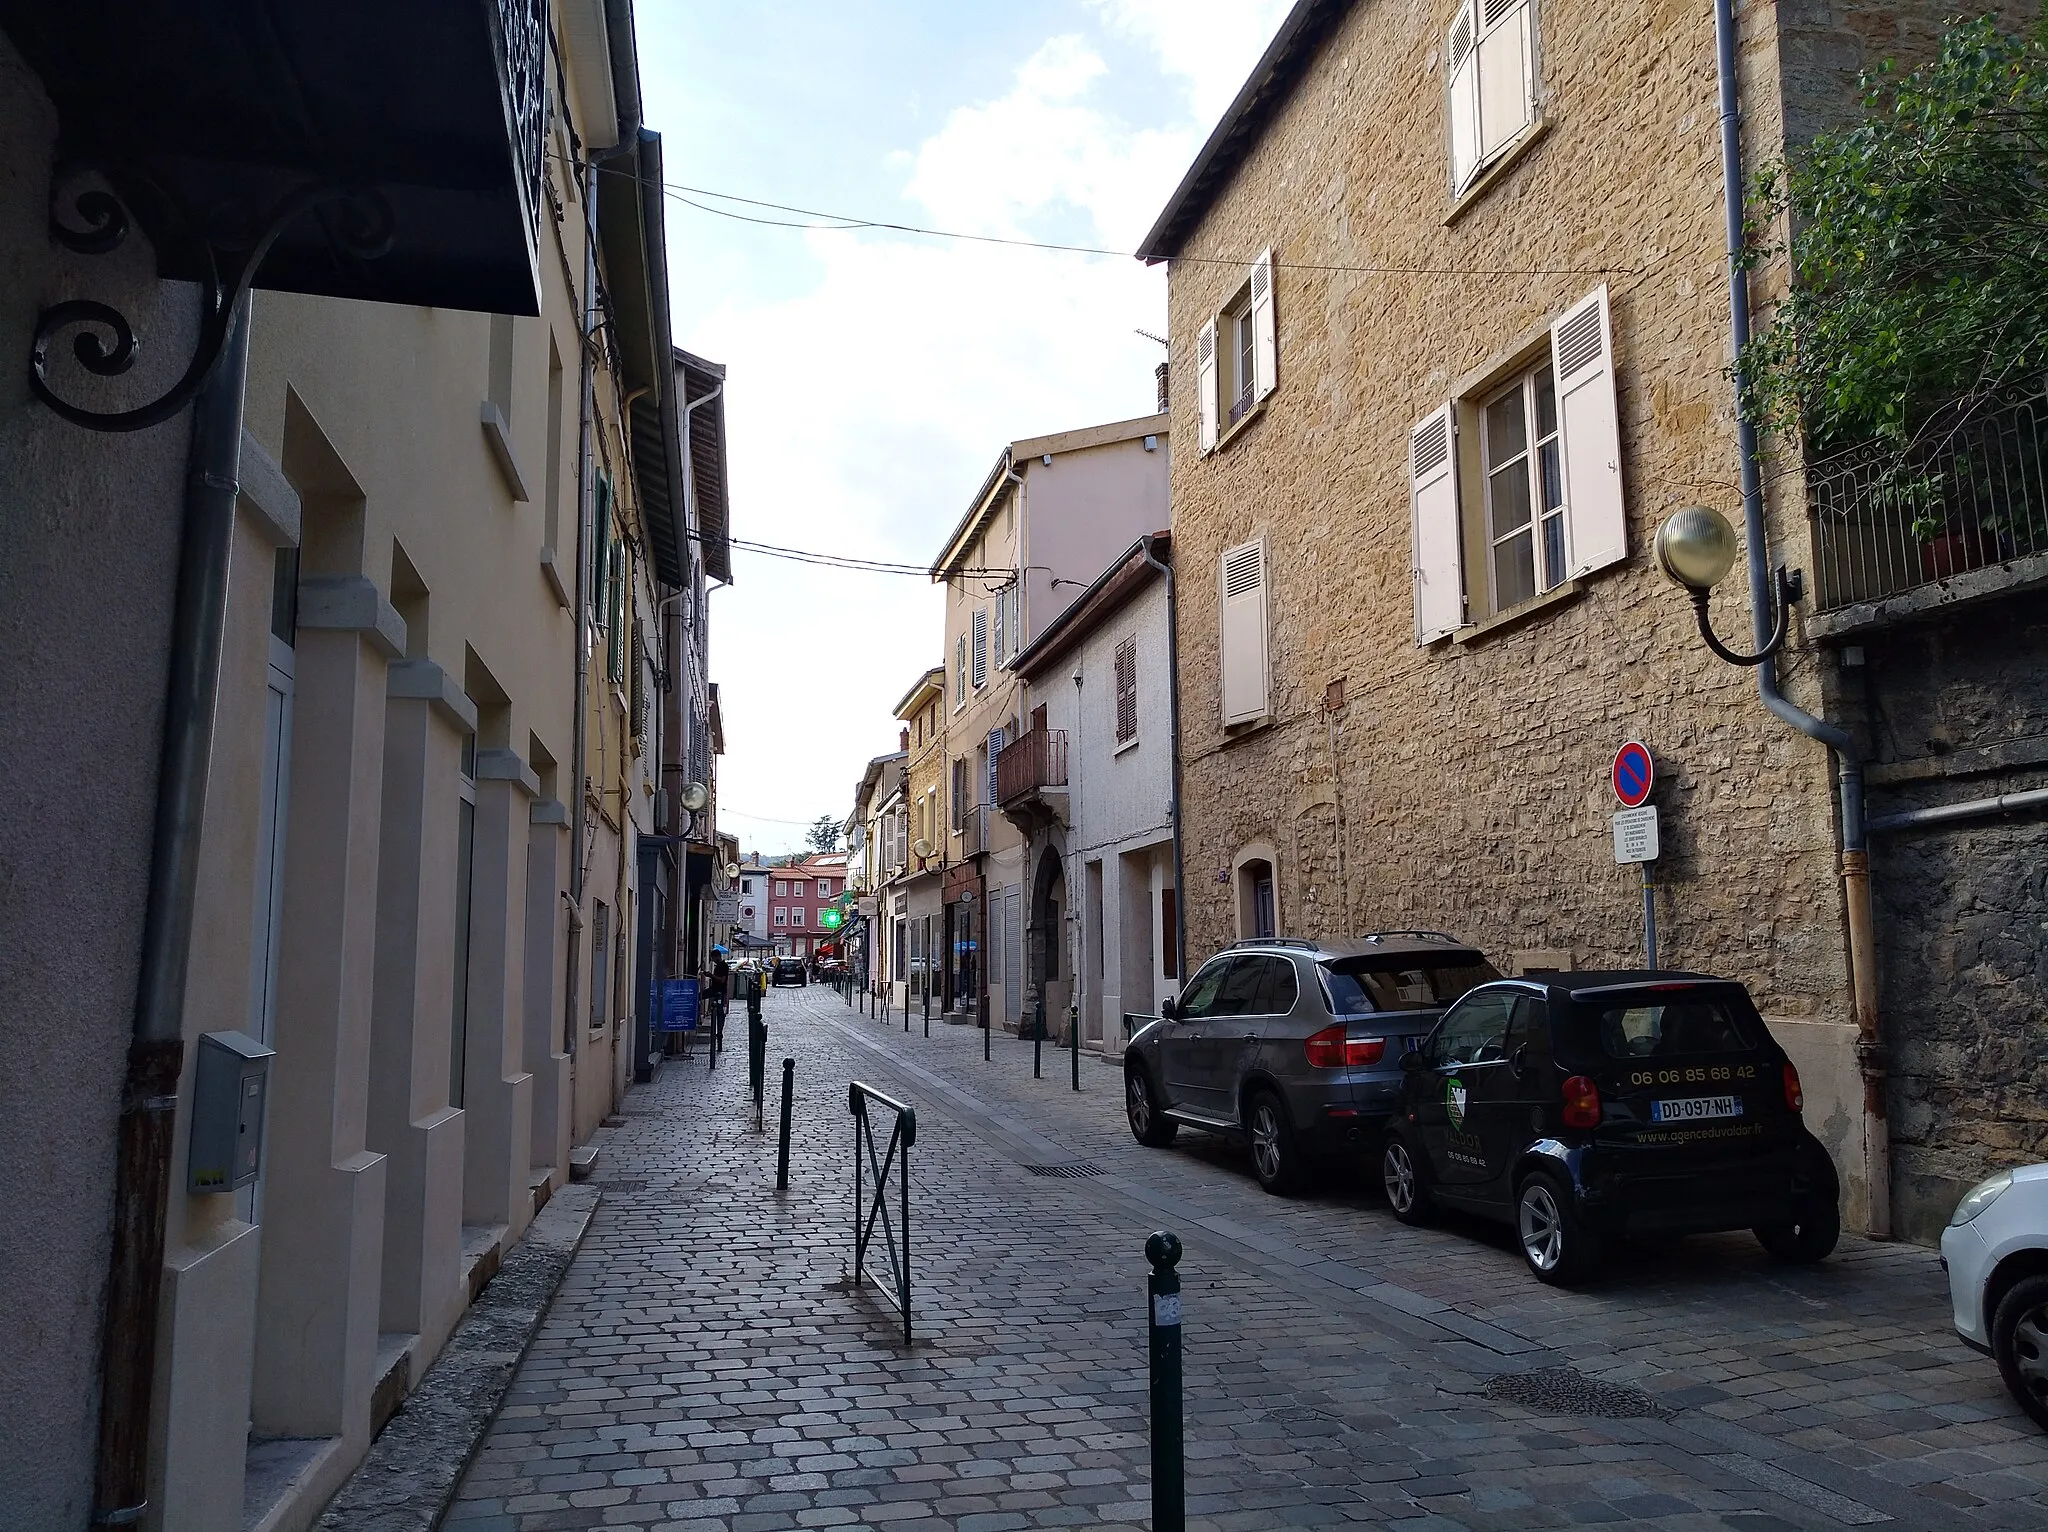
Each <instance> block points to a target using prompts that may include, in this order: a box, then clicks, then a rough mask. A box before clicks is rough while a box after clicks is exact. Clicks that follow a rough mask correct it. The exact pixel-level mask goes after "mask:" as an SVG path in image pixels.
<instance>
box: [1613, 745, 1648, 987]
mask: <svg viewBox="0 0 2048 1532" xmlns="http://www.w3.org/2000/svg"><path fill="white" fill-rule="evenodd" d="M1608 780H1609V781H1610V782H1611V783H1612V784H1613V787H1614V796H1615V797H1616V798H1617V799H1619V800H1620V802H1621V811H1620V812H1619V813H1617V814H1616V815H1615V816H1614V862H1615V865H1616V866H1617V867H1625V866H1627V865H1628V864H1629V863H1631V862H1633V863H1634V864H1635V865H1636V866H1638V867H1640V868H1641V869H1642V875H1643V958H1644V966H1645V967H1648V968H1655V967H1656V966H1657V885H1656V883H1655V881H1654V880H1653V879H1652V876H1651V873H1650V867H1651V864H1652V863H1654V862H1655V861H1656V860H1657V852H1658V850H1659V847H1658V841H1657V806H1656V805H1655V804H1653V803H1651V802H1650V801H1649V798H1650V788H1651V787H1652V785H1654V784H1655V782H1656V780H1657V766H1656V763H1655V762H1654V761H1653V760H1651V758H1650V750H1649V747H1648V746H1647V745H1644V744H1642V743H1641V742H1640V741H1637V740H1630V741H1629V742H1628V743H1627V744H1625V745H1623V746H1622V747H1621V748H1620V749H1619V750H1617V751H1615V752H1614V765H1613V767H1612V768H1611V769H1610V771H1609V773H1608Z"/></svg>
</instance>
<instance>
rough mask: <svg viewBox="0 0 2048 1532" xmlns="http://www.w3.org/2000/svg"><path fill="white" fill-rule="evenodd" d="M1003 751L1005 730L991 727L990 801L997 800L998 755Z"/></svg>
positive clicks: (989, 739)
mask: <svg viewBox="0 0 2048 1532" xmlns="http://www.w3.org/2000/svg"><path fill="white" fill-rule="evenodd" d="M1002 753H1003V731H1002V730H1001V729H991V730H989V735H988V801H989V802H990V803H994V802H995V801H996V757H997V756H999V755H1001V754H1002Z"/></svg>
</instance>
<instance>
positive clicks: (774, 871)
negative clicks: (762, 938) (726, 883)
mask: <svg viewBox="0 0 2048 1532" xmlns="http://www.w3.org/2000/svg"><path fill="white" fill-rule="evenodd" d="M762 871H763V873H764V874H765V876H766V878H767V882H768V939H769V940H770V941H772V942H773V943H775V955H776V956H777V957H799V958H804V959H806V960H808V959H810V958H811V957H813V956H815V955H817V951H818V947H819V945H820V944H821V943H824V942H829V941H833V940H835V939H836V938H837V937H838V934H839V933H838V932H837V931H835V930H833V929H831V928H830V927H828V926H826V925H824V924H823V923H822V922H821V920H820V912H821V911H822V910H823V909H824V908H825V907H826V906H827V905H829V904H831V903H832V902H833V901H834V900H835V899H837V898H838V897H839V896H840V895H841V894H843V893H845V892H846V853H845V852H843V851H825V852H812V853H811V854H810V855H808V856H805V857H801V858H799V859H797V860H795V861H793V862H791V863H790V864H789V865H788V866H786V867H768V868H764V869H762Z"/></svg>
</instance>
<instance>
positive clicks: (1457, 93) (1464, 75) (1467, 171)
mask: <svg viewBox="0 0 2048 1532" xmlns="http://www.w3.org/2000/svg"><path fill="white" fill-rule="evenodd" d="M1473 4H1474V0H1466V3H1465V4H1463V5H1461V6H1459V7H1458V13H1457V15H1455V16H1453V17H1452V18H1451V30H1450V33H1449V35H1448V36H1447V37H1446V38H1445V40H1444V70H1445V78H1446V79H1447V80H1448V82H1449V84H1448V86H1447V89H1448V91H1449V107H1450V119H1451V190H1452V191H1453V192H1461V191H1463V190H1464V189H1465V187H1466V186H1467V185H1468V184H1469V183H1470V182H1471V180H1472V177H1473V175H1474V174H1475V173H1476V172H1477V171H1478V169H1479V36H1478V17H1477V15H1476V13H1475V12H1474V9H1473Z"/></svg>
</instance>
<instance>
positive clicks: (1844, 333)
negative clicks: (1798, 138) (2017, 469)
mask: <svg viewBox="0 0 2048 1532" xmlns="http://www.w3.org/2000/svg"><path fill="white" fill-rule="evenodd" d="M1863 88H1864V106H1865V108H1866V115H1865V117H1864V118H1863V119H1862V120H1861V121H1859V122H1857V123H1855V124H1854V125H1853V126H1850V127H1846V128H1843V129H1840V130H1837V131H1834V132H1830V133H1825V134H1822V135H1820V136H1818V137H1817V138H1815V139H1814V141H1813V142H1812V143H1811V144H1810V145H1808V146H1807V147H1806V149H1805V150H1804V151H1802V152H1801V153H1799V154H1798V155H1796V156H1795V157H1794V158H1792V159H1791V160H1790V161H1789V162H1787V163H1785V164H1782V165H1778V166H1774V167H1772V168H1770V169H1768V170H1766V171H1765V172H1764V173H1762V174H1761V175H1760V176H1759V177H1758V178H1757V180H1756V183H1755V185H1754V187H1753V196H1752V200H1751V221H1750V234H1751V241H1750V248H1749V257H1750V260H1751V262H1752V265H1758V264H1762V263H1763V262H1765V261H1768V260H1770V259H1773V258H1775V257H1777V256H1779V255H1784V256H1787V257H1788V258H1789V262H1790V268H1791V278H1792V285H1791V291H1790V292H1789V294H1788V295H1787V296H1786V297H1785V298H1784V299H1783V300H1782V301H1780V302H1779V303H1778V305H1777V307H1776V310H1775V312H1774V314H1773V316H1772V319H1771V323H1770V324H1769V326H1768V327H1767V328H1765V329H1763V330H1762V331H1761V332H1759V333H1758V334H1757V335H1756V336H1755V338H1754V339H1753V340H1752V341H1751V342H1750V344H1749V346H1748V347H1747V348H1746V349H1745V351H1744V352H1743V355H1742V356H1741V358H1740V359H1739V363H1738V372H1739V379H1740V382H1741V385H1742V390H1743V398H1744V406H1745V408H1746V409H1747V410H1748V411H1749V412H1750V418H1751V419H1752V420H1754V421H1755V422H1756V423H1757V424H1758V425H1759V426H1760V427H1763V428H1765V429H1770V430H1775V431H1778V432H1781V433H1798V434H1801V435H1803V437H1804V439H1805V441H1806V443H1807V444H1808V446H1809V447H1810V448H1811V449H1813V450H1814V451H1816V452H1819V453H1827V452H1831V451H1834V450H1837V449H1840V448H1844V447H1850V446H1857V445H1862V444H1866V443H1868V444H1872V445H1873V446H1874V448H1875V450H1877V451H1879V452H1881V453H1889V454H1891V455H1893V456H1894V458H1895V459H1896V461H1897V462H1898V464H1899V466H1900V467H1901V468H1903V467H1904V466H1905V463H1904V460H1905V457H1906V454H1907V453H1908V452H1909V450H1910V449H1911V448H1912V447H1913V446H1914V444H1915V442H1916V440H1917V439H1919V438H1920V437H1922V436H1923V435H1924V434H1925V433H1926V432H1927V431H1928V430H1929V428H1930V425H1935V426H1937V427H1938V425H1939V423H1941V422H1944V421H1954V420H1958V419H1963V418H1967V417H1968V416H1969V415H1970V414H1971V413H1972V412H1973V411H1975V410H1977V409H1979V408H1981V407H1982V406H1984V405H1987V404H1990V403H1993V402H1995V401H1998V400H2000V399H2002V398H2005V397H2010V396H2012V395H2013V393H2014V392H2015V391H2016V390H2027V391H2030V392H2038V391H2039V390H2040V388H2041V386H2042V382H2043V379H2044V375H2048V22H2044V23H2042V24H2039V25H2036V26H2034V27H2033V28H2031V29H2029V30H2028V31H2026V32H2024V33H2022V34H2019V35H2013V34H2009V33H2006V32H2002V31H2000V30H1999V28H1998V26H1997V23H1996V22H1995V21H1994V20H1993V19H1992V18H1990V17H1984V18H1981V19H1978V20H1974V21H1964V22H1959V23H1957V24H1956V25H1954V26H1953V27H1952V28H1951V29H1950V30H1949V32H1948V33H1947V35H1946V36H1945V37H1944V38H1943V40H1942V44H1941V51H1940V54H1939V56H1938V57H1937V58H1936V59H1934V60H1933V61H1932V62H1931V63H1929V64H1927V65H1925V66H1924V67H1922V68H1920V69H1917V70H1914V71H1912V72H1910V73H1898V72H1895V71H1894V69H1893V67H1892V65H1891V64H1890V63H1889V62H1887V63H1886V64H1884V65H1882V66H1880V67H1879V69H1878V70H1877V71H1876V72H1875V73H1873V74H1869V75H1866V76H1865V77H1864V80H1863ZM1788 228H1789V231H1790V232H1789V237H1783V231H1784V230H1786V229H1788Z"/></svg>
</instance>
